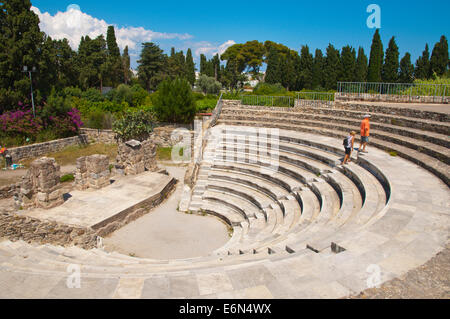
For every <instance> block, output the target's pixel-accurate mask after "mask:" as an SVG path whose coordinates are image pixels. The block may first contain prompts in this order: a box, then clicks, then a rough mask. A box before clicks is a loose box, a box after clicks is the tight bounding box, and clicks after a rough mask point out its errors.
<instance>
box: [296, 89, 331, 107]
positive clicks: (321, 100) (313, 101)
mask: <svg viewBox="0 0 450 319" xmlns="http://www.w3.org/2000/svg"><path fill="white" fill-rule="evenodd" d="M333 105H334V93H323V92H299V93H297V103H296V106H297V107H298V106H333Z"/></svg>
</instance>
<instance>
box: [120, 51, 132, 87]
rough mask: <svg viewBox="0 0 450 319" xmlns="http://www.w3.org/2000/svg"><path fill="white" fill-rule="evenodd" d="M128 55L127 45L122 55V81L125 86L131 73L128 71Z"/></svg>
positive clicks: (129, 64)
mask: <svg viewBox="0 0 450 319" xmlns="http://www.w3.org/2000/svg"><path fill="white" fill-rule="evenodd" d="M130 66H131V63H130V55H129V54H128V45H127V46H126V47H125V49H124V50H123V55H122V69H123V81H124V83H125V84H128V82H129V81H130V78H131V74H130V73H131V71H130Z"/></svg>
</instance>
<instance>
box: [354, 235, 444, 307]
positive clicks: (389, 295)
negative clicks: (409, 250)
mask: <svg viewBox="0 0 450 319" xmlns="http://www.w3.org/2000/svg"><path fill="white" fill-rule="evenodd" d="M351 299H450V244H447V246H446V248H445V249H444V250H443V251H441V252H440V253H439V254H437V255H436V256H435V257H433V258H432V259H431V260H429V261H428V262H427V263H426V264H424V265H422V266H420V267H419V268H416V269H414V270H411V271H409V272H408V273H407V274H405V275H403V276H401V277H399V278H396V279H393V280H391V281H388V282H386V283H385V284H383V285H382V286H381V287H380V288H374V289H368V290H366V291H363V292H362V293H360V294H359V295H358V296H355V297H352V298H351Z"/></svg>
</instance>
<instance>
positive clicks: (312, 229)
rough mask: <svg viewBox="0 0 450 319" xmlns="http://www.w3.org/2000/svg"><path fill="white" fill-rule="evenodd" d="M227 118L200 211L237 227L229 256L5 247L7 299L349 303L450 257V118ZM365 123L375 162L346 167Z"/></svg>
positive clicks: (384, 112) (2, 266)
mask: <svg viewBox="0 0 450 319" xmlns="http://www.w3.org/2000/svg"><path fill="white" fill-rule="evenodd" d="M219 113H220V116H219V118H218V120H217V123H216V125H215V126H214V127H213V128H211V129H210V130H209V133H208V134H209V135H210V136H214V137H215V138H218V140H217V139H215V140H214V139H211V140H209V142H208V143H207V144H206V147H205V149H204V153H203V158H202V161H201V162H200V163H199V170H198V177H197V178H196V182H195V185H194V187H193V189H192V198H191V200H190V202H189V203H188V205H187V207H186V208H187V209H188V210H189V211H197V212H201V213H207V214H213V215H215V216H218V217H220V218H222V219H223V220H225V221H226V222H227V223H228V224H229V225H230V226H231V227H232V228H233V235H232V238H231V239H230V241H229V242H228V243H227V244H226V245H225V246H223V247H221V248H220V249H218V250H216V251H214V252H213V253H211V254H209V255H207V256H203V257H199V258H190V259H184V260H151V259H145V258H133V257H130V256H126V255H121V254H118V253H107V252H105V251H103V250H101V249H93V250H83V249H81V248H77V247H66V248H64V247H58V246H51V245H40V246H36V245H31V244H27V243H25V242H22V241H18V242H10V241H3V242H1V243H0V283H1V285H2V289H1V290H0V296H2V297H9V298H11V297H12V298H14V297H18V298H21V297H25V298H28V297H31V298H60V297H66V298H113V297H118V298H130V297H131V298H342V297H348V296H353V295H357V294H358V293H360V292H361V291H364V290H366V289H367V288H370V287H371V286H374V285H379V284H382V283H384V282H386V281H389V280H391V279H394V278H397V277H400V276H402V275H404V274H405V273H407V272H408V271H410V270H412V269H415V268H417V267H419V266H421V265H423V264H425V263H426V262H427V261H429V260H430V259H431V258H432V257H434V256H435V255H436V254H437V253H439V252H441V251H442V250H444V249H445V247H446V245H447V240H448V234H449V226H450V218H449V213H450V209H449V207H450V191H449V188H448V187H449V185H450V184H449V168H448V164H449V159H450V157H449V145H450V140H449V136H448V135H449V125H450V124H449V123H450V120H449V116H448V114H446V113H439V112H425V111H420V110H414V109H411V108H396V107H388V106H384V107H383V106H375V105H370V104H358V103H341V104H339V105H336V106H334V107H320V106H319V107H317V106H316V107H302V108H267V107H257V106H242V105H240V102H239V101H224V103H223V109H222V110H221V112H218V113H216V115H218V114H219ZM365 113H370V114H371V116H372V119H371V121H372V124H371V125H372V134H371V141H370V146H369V153H368V154H361V155H360V156H358V158H357V159H356V156H355V159H354V161H352V162H351V163H350V164H348V165H345V166H342V165H340V163H341V160H342V157H343V149H342V139H343V137H345V136H346V134H347V133H348V132H349V131H351V130H357V128H358V127H359V124H360V121H361V118H362V116H363V115H364V114H365ZM266 134H268V135H267V136H269V138H268V142H267V143H266V145H265V150H268V151H261V150H262V149H261V144H260V143H258V142H256V143H255V141H260V140H261V138H263V139H266ZM356 145H357V146H359V143H357V144H356ZM274 154H276V158H275V157H274ZM393 155H394V156H393ZM395 155H396V156H395ZM204 240H205V241H207V240H208V238H204ZM70 265H79V267H80V269H81V274H82V275H81V276H82V277H81V278H82V283H83V285H82V287H81V288H80V289H68V287H67V280H68V276H69V274H70V272H69V273H68V266H70Z"/></svg>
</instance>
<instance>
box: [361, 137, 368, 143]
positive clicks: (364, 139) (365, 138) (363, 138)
mask: <svg viewBox="0 0 450 319" xmlns="http://www.w3.org/2000/svg"><path fill="white" fill-rule="evenodd" d="M361 142H363V143H369V137H368V136H361Z"/></svg>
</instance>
